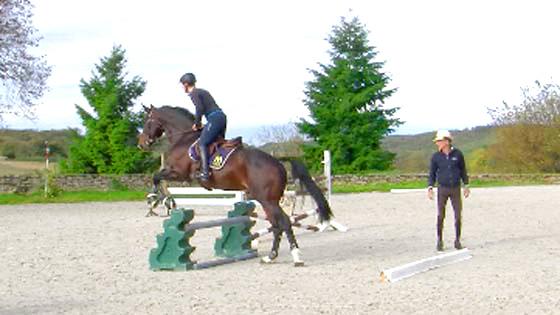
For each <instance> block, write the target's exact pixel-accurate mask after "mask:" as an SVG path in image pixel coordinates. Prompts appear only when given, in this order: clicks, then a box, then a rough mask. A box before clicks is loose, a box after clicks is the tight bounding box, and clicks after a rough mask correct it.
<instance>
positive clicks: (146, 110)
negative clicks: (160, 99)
mask: <svg viewBox="0 0 560 315" xmlns="http://www.w3.org/2000/svg"><path fill="white" fill-rule="evenodd" d="M142 107H143V108H144V111H145V112H146V113H147V112H149V111H150V108H149V107H147V106H145V105H142Z"/></svg>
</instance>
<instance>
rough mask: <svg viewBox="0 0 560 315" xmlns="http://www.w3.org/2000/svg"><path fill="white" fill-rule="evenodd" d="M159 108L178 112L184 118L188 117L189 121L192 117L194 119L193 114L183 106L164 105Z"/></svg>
mask: <svg viewBox="0 0 560 315" xmlns="http://www.w3.org/2000/svg"><path fill="white" fill-rule="evenodd" d="M159 109H161V110H164V111H173V112H175V113H176V114H178V115H179V116H182V117H184V118H185V119H188V120H190V121H194V119H195V117H194V114H193V113H191V112H190V111H189V110H188V109H186V108H184V107H177V106H169V105H165V106H162V107H160V108H159Z"/></svg>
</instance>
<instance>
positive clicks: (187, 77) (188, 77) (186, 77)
mask: <svg viewBox="0 0 560 315" xmlns="http://www.w3.org/2000/svg"><path fill="white" fill-rule="evenodd" d="M179 81H180V82H181V83H182V84H185V83H187V84H189V85H194V84H195V83H196V77H195V76H194V74H192V73H190V72H188V73H185V74H183V76H182V77H181V79H179Z"/></svg>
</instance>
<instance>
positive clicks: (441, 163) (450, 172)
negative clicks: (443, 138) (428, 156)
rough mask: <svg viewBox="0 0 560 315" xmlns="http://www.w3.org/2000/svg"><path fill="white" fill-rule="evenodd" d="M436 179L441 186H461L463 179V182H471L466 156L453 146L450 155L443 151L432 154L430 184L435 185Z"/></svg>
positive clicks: (466, 183)
mask: <svg viewBox="0 0 560 315" xmlns="http://www.w3.org/2000/svg"><path fill="white" fill-rule="evenodd" d="M436 180H437V182H438V183H439V185H440V186H444V187H459V186H461V180H463V184H465V185H468V184H469V176H468V175H467V167H466V165H465V158H464V157H463V153H461V151H459V150H458V149H455V148H453V147H451V152H449V155H447V154H445V153H442V152H436V153H434V155H432V160H431V163H430V174H429V177H428V186H434V184H435V182H436Z"/></svg>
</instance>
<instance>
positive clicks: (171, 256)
mask: <svg viewBox="0 0 560 315" xmlns="http://www.w3.org/2000/svg"><path fill="white" fill-rule="evenodd" d="M254 210H255V204H254V203H252V202H238V203H236V204H235V206H234V209H233V210H231V211H230V212H228V217H227V218H226V219H218V220H212V221H206V222H195V223H191V220H192V219H193V218H194V211H193V210H190V209H189V210H185V209H183V208H180V209H174V210H173V211H172V212H171V217H170V218H169V219H166V220H165V221H164V222H163V229H164V231H163V233H162V234H158V235H157V237H156V240H157V247H156V248H154V249H152V250H151V251H150V255H149V262H150V269H151V270H154V271H159V270H172V271H179V270H181V271H185V270H198V269H204V268H209V267H213V266H218V265H223V264H228V263H232V262H236V261H241V260H246V259H251V258H255V257H257V256H258V254H257V251H256V250H254V249H252V248H251V241H252V240H253V239H254V236H253V235H252V234H251V232H250V229H251V227H252V226H253V225H254V224H255V222H254V221H253V220H251V215H252V214H253V212H254ZM217 226H220V227H221V231H222V235H221V237H220V238H217V239H216V241H215V242H214V253H215V255H216V256H220V257H223V258H218V259H214V260H210V261H204V262H197V261H193V260H192V259H191V254H192V253H193V252H194V251H195V249H196V247H194V246H192V245H191V244H190V239H191V237H193V236H194V234H195V232H196V231H197V230H200V229H206V228H212V227H217Z"/></svg>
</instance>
